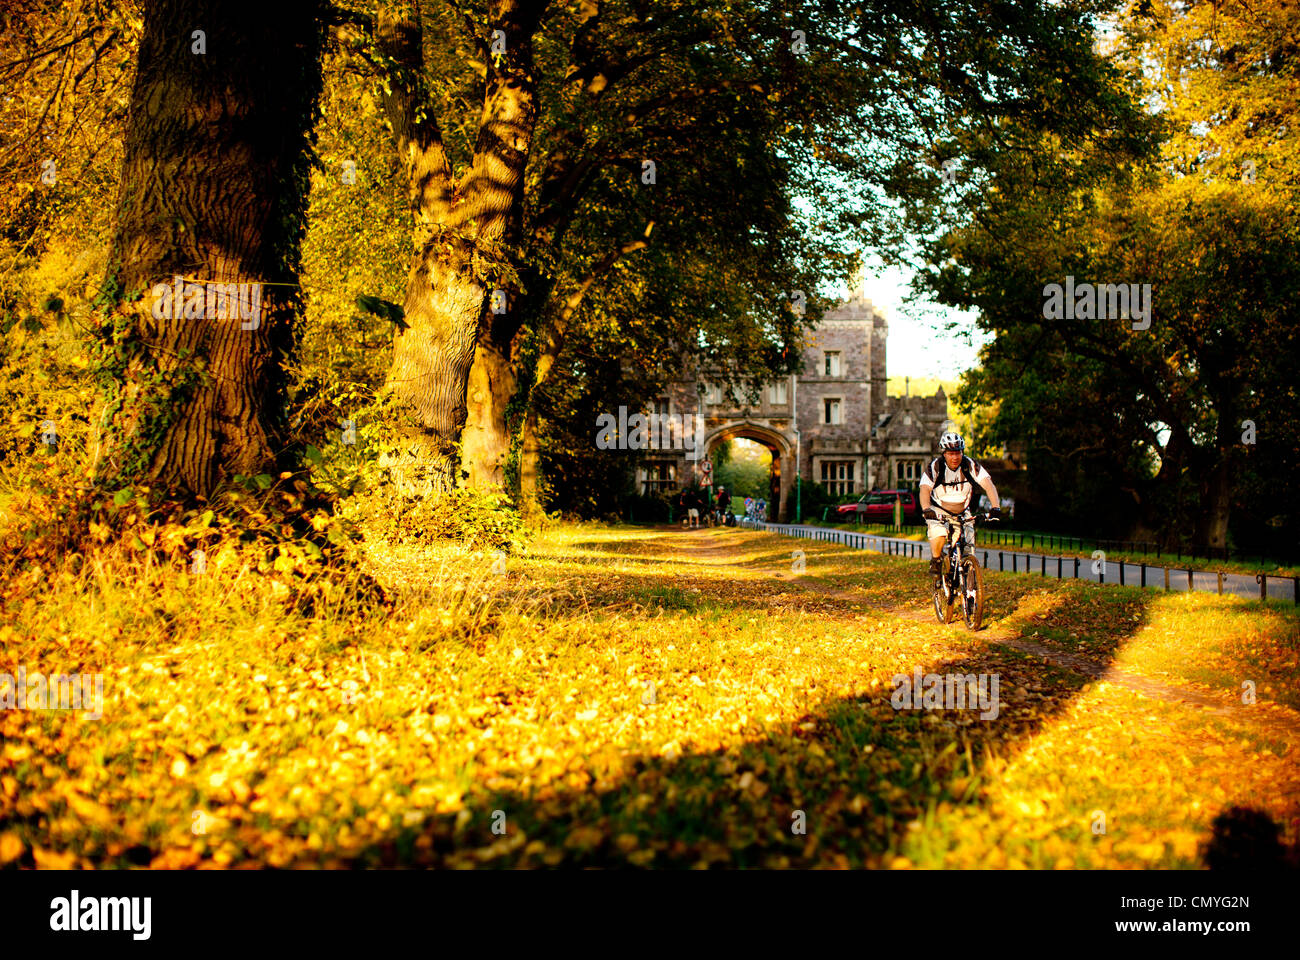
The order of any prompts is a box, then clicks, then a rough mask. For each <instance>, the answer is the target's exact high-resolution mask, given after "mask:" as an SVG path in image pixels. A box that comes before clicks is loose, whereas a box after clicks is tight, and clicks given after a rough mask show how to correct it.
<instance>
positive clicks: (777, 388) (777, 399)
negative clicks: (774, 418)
mask: <svg viewBox="0 0 1300 960" xmlns="http://www.w3.org/2000/svg"><path fill="white" fill-rule="evenodd" d="M767 402H768V403H770V404H772V405H773V406H776V407H779V406H783V405H784V404H787V403H789V402H790V394H789V384H788V383H786V381H784V380H778V381H777V382H776V383H770V384H768V386H767Z"/></svg>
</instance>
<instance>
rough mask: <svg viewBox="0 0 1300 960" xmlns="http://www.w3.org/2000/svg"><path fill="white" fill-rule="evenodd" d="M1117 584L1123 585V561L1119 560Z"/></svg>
mask: <svg viewBox="0 0 1300 960" xmlns="http://www.w3.org/2000/svg"><path fill="white" fill-rule="evenodd" d="M1119 585H1120V586H1121V587H1122V586H1124V561H1123V560H1121V561H1120V562H1119Z"/></svg>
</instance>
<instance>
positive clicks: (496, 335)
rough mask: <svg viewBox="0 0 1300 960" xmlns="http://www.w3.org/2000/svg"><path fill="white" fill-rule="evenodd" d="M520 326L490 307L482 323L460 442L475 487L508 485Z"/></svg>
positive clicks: (469, 480) (469, 481)
mask: <svg viewBox="0 0 1300 960" xmlns="http://www.w3.org/2000/svg"><path fill="white" fill-rule="evenodd" d="M518 327H519V325H518V324H517V323H515V322H514V321H511V320H507V318H506V315H504V314H493V313H491V312H489V313H488V314H487V315H486V316H485V318H484V322H483V323H482V324H480V325H479V336H478V349H477V350H476V351H475V353H474V365H473V367H471V368H470V373H469V399H468V418H467V419H466V422H465V432H464V434H463V435H462V444H461V451H462V452H461V457H462V459H461V469H462V472H463V473H464V474H465V475H466V483H467V484H468V485H469V486H470V487H472V488H474V489H475V490H484V491H486V490H490V489H492V488H503V487H504V486H505V467H506V461H507V460H508V459H509V457H510V450H511V446H512V444H513V442H514V439H515V436H514V427H515V426H516V424H511V423H510V422H509V418H508V412H509V408H510V404H511V402H512V401H513V400H514V399H515V393H516V391H517V390H518V389H519V378H518V375H517V373H516V370H515V362H516V354H517V352H518V350H517V344H515V342H514V341H515V340H516V339H517V337H516V336H515V334H516V333H517V331H518Z"/></svg>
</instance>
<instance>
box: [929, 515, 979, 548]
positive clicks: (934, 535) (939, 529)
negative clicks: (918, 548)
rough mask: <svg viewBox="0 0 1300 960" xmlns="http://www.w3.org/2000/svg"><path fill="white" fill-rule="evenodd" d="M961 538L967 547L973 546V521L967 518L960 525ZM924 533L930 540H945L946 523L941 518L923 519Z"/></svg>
mask: <svg viewBox="0 0 1300 960" xmlns="http://www.w3.org/2000/svg"><path fill="white" fill-rule="evenodd" d="M961 534H962V540H964V541H965V542H966V545H967V546H968V547H974V546H975V521H973V520H967V521H966V522H965V523H963V524H962V525H961ZM925 535H926V537H927V538H929V539H930V540H940V539H942V540H947V539H948V525H947V524H946V523H944V522H942V521H941V520H927V521H925Z"/></svg>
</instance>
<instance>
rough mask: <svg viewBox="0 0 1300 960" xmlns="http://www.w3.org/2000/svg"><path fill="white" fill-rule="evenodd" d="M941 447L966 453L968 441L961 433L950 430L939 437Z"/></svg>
mask: <svg viewBox="0 0 1300 960" xmlns="http://www.w3.org/2000/svg"><path fill="white" fill-rule="evenodd" d="M939 449H940V450H941V451H942V450H956V451H958V452H960V453H964V452H965V451H966V441H965V440H963V439H962V438H961V434H960V433H955V432H954V431H952V430H949V431H948V432H947V433H945V434H944V435H943V436H942V437H940V438H939Z"/></svg>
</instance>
